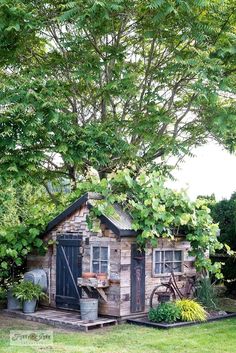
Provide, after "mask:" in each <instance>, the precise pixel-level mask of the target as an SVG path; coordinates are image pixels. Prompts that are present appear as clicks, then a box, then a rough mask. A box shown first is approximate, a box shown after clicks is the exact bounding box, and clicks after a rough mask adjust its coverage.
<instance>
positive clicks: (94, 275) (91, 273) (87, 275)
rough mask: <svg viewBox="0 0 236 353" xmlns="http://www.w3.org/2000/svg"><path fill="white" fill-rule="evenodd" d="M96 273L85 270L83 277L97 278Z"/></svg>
mask: <svg viewBox="0 0 236 353" xmlns="http://www.w3.org/2000/svg"><path fill="white" fill-rule="evenodd" d="M95 277H96V274H95V273H94V272H84V273H83V274H82V278H95Z"/></svg>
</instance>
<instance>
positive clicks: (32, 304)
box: [23, 299, 37, 314]
mask: <svg viewBox="0 0 236 353" xmlns="http://www.w3.org/2000/svg"><path fill="white" fill-rule="evenodd" d="M36 303H37V300H36V299H33V300H25V301H24V302H23V313H25V314H32V313H34V312H35V309H36Z"/></svg>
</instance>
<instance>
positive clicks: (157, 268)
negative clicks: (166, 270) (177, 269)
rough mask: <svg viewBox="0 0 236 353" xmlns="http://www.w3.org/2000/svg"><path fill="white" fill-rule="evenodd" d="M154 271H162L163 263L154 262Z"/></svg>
mask: <svg viewBox="0 0 236 353" xmlns="http://www.w3.org/2000/svg"><path fill="white" fill-rule="evenodd" d="M155 273H163V264H155Z"/></svg>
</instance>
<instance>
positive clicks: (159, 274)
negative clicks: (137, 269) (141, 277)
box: [152, 248, 184, 277]
mask: <svg viewBox="0 0 236 353" xmlns="http://www.w3.org/2000/svg"><path fill="white" fill-rule="evenodd" d="M156 251H181V254H182V261H181V272H174V274H175V275H177V276H178V275H183V272H184V271H183V267H184V250H183V249H179V248H174V249H173V248H154V249H153V251H152V277H168V276H170V274H171V273H170V272H166V273H155V263H156V262H155V252H156ZM173 262H178V261H173Z"/></svg>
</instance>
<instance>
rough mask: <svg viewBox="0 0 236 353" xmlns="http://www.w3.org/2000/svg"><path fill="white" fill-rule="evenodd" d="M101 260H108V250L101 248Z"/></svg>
mask: <svg viewBox="0 0 236 353" xmlns="http://www.w3.org/2000/svg"><path fill="white" fill-rule="evenodd" d="M101 260H108V248H107V247H101Z"/></svg>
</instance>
